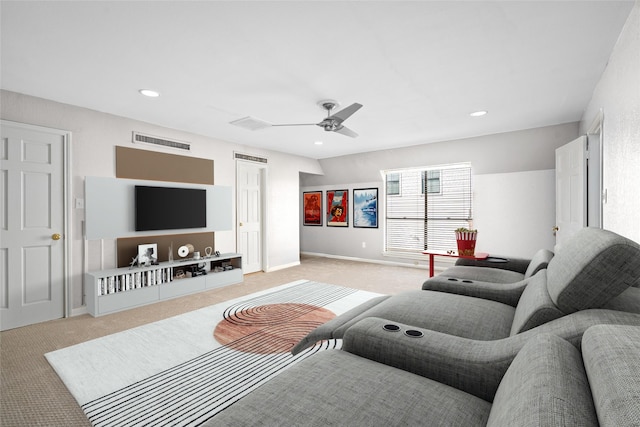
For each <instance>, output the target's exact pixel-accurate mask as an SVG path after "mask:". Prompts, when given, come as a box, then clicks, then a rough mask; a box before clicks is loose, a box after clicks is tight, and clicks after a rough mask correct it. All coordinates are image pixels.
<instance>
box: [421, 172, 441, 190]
mask: <svg viewBox="0 0 640 427" xmlns="http://www.w3.org/2000/svg"><path fill="white" fill-rule="evenodd" d="M425 188H426V189H427V194H434V193H435V194H439V193H440V170H439V169H436V170H427V171H424V172H422V194H424V189H425Z"/></svg>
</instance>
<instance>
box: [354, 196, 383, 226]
mask: <svg viewBox="0 0 640 427" xmlns="http://www.w3.org/2000/svg"><path fill="white" fill-rule="evenodd" d="M353 226H354V227H362V228H378V189H377V188H361V189H354V190H353Z"/></svg>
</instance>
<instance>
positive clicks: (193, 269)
mask: <svg viewBox="0 0 640 427" xmlns="http://www.w3.org/2000/svg"><path fill="white" fill-rule="evenodd" d="M242 281H243V275H242V255H240V254H236V253H226V254H220V256H210V257H205V258H201V259H193V258H190V259H180V260H174V261H169V262H161V263H159V264H158V265H152V266H149V267H131V268H129V267H123V268H114V269H110V270H100V271H93V272H89V273H86V278H85V284H86V286H87V289H86V298H87V309H88V311H89V314H91V315H92V316H94V317H97V316H101V315H104V314H109V313H115V312H117V311H122V310H127V309H129V308H133V307H139V306H142V305H146V304H152V303H155V302H158V301H163V300H167V299H171V298H176V297H180V296H183V295H188V294H192V293H196V292H202V291H205V290H208V289H214V288H219V287H223V286H227V285H232V284H235V283H241V282H242Z"/></svg>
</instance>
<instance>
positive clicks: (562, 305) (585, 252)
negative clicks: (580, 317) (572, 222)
mask: <svg viewBox="0 0 640 427" xmlns="http://www.w3.org/2000/svg"><path fill="white" fill-rule="evenodd" d="M639 276H640V246H639V245H638V244H637V243H635V242H632V241H631V240H629V239H627V238H625V237H622V236H619V235H617V234H615V233H612V232H610V231H606V230H601V229H598V228H583V229H582V230H580V231H578V232H577V233H576V234H575V235H573V236H572V237H571V238H570V239H568V240H567V242H566V243H564V244H563V245H562V246H561V247H560V248H559V249H558V250H557V251H556V254H555V256H554V257H553V258H552V259H551V261H550V262H549V265H548V266H547V289H548V291H549V295H550V296H551V299H552V300H553V302H554V303H555V304H556V305H557V306H558V308H559V309H560V310H562V311H563V312H565V313H567V314H568V313H573V312H575V311H579V310H585V309H588V308H599V307H601V306H602V305H604V304H606V303H607V301H609V300H610V299H612V298H614V297H616V296H617V295H619V294H620V293H621V292H622V291H624V290H625V289H627V288H628V287H629V286H631V285H632V284H633V283H634V282H635V281H636V280H637V279H638V277H639Z"/></svg>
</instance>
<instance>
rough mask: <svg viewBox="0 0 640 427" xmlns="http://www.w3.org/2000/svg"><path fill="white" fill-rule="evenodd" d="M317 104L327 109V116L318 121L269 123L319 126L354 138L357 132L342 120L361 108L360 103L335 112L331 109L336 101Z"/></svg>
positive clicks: (336, 104)
mask: <svg viewBox="0 0 640 427" xmlns="http://www.w3.org/2000/svg"><path fill="white" fill-rule="evenodd" d="M318 105H319V106H320V107H322V108H324V109H325V110H327V117H326V118H325V119H324V120H322V121H321V122H320V123H294V124H281V125H273V124H272V125H271V126H313V125H316V126H320V127H321V128H324V130H325V131H327V132H337V133H340V134H342V135H346V136H350V137H351V138H356V137H357V136H358V134H357V133H355V132H354V131H352V130H351V129H349V128H348V127H345V126H344V125H343V124H342V122H344V121H345V120H347V119H348V118H349V117H351V115H352V114H353V113H355V112H356V111H358V110H359V109H360V108H362V104H358V103H357V102H356V103H353V104H351V105H349V106H348V107H346V108H343V109H342V110H340V111H338V112H337V113H335V114H331V111H332V110H333V109H334V108H336V107H337V106H338V102H337V101H333V100H324V101H320V102H318Z"/></svg>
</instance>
